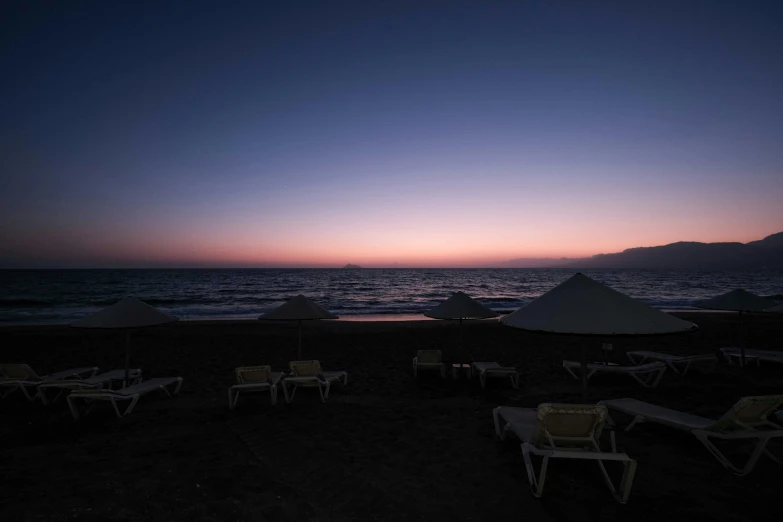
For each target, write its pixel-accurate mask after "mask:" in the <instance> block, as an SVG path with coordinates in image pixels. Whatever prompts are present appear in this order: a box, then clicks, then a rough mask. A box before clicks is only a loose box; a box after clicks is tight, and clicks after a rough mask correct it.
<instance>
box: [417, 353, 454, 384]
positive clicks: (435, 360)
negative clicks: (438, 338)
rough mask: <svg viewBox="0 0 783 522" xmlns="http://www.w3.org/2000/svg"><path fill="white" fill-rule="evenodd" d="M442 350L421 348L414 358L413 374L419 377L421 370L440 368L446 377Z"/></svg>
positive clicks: (442, 375)
mask: <svg viewBox="0 0 783 522" xmlns="http://www.w3.org/2000/svg"><path fill="white" fill-rule="evenodd" d="M441 357H442V352H441V351H440V350H419V351H418V352H416V357H414V358H413V376H414V377H418V375H419V370H420V369H421V370H438V371H440V376H441V378H443V379H445V378H446V365H445V364H443V361H442V360H441Z"/></svg>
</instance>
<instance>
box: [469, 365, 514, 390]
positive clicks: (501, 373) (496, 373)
mask: <svg viewBox="0 0 783 522" xmlns="http://www.w3.org/2000/svg"><path fill="white" fill-rule="evenodd" d="M473 370H474V371H475V372H476V373H478V376H479V381H480V382H481V387H482V388H486V387H487V377H508V378H509V379H510V380H511V386H513V387H514V388H519V372H518V371H517V369H516V368H514V367H513V366H500V364H498V363H496V362H474V363H473Z"/></svg>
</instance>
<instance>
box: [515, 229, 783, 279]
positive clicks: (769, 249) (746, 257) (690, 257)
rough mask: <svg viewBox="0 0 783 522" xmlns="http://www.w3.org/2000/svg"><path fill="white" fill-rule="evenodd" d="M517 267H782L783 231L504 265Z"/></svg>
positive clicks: (754, 268)
mask: <svg viewBox="0 0 783 522" xmlns="http://www.w3.org/2000/svg"><path fill="white" fill-rule="evenodd" d="M503 266H508V267H518V268H558V267H562V268H635V269H705V270H756V269H783V232H778V233H775V234H771V235H769V236H767V237H765V238H763V239H759V240H757V241H750V242H748V243H740V242H736V241H732V242H728V241H727V242H716V243H702V242H699V241H678V242H675V243H669V244H667V245H660V246H649V247H632V248H627V249H625V250H623V251H622V252H615V253H609V254H596V255H594V256H591V257H586V258H560V259H554V258H516V259H511V260H509V261H507V262H505V263H504V264H503Z"/></svg>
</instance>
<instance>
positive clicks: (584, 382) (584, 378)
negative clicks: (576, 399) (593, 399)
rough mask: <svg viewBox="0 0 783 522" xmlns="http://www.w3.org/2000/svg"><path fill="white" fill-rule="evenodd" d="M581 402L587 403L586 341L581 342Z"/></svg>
mask: <svg viewBox="0 0 783 522" xmlns="http://www.w3.org/2000/svg"><path fill="white" fill-rule="evenodd" d="M582 401H583V402H587V340H582Z"/></svg>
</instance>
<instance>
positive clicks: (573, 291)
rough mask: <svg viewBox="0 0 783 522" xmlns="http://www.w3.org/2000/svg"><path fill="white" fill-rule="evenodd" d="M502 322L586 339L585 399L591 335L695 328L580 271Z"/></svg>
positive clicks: (584, 360)
mask: <svg viewBox="0 0 783 522" xmlns="http://www.w3.org/2000/svg"><path fill="white" fill-rule="evenodd" d="M500 322H501V323H502V324H504V325H506V326H510V327H512V328H519V329H521V330H528V331H531V332H545V333H553V334H563V335H574V336H580V337H582V338H583V339H584V340H583V344H582V395H583V397H584V395H585V394H586V391H587V359H586V343H587V339H588V338H590V337H607V336H621V335H624V336H631V335H633V336H636V335H660V334H669V333H676V332H686V331H690V330H695V329H696V328H697V326H696V325H695V324H693V323H691V322H689V321H683V320H682V319H678V318H676V317H674V316H673V315H669V314H667V313H665V312H662V311H660V310H658V309H656V308H653V307H651V306H648V305H646V304H645V303H642V302H641V301H637V300H636V299H633V298H632V297H629V296H627V295H625V294H623V293H620V292H618V291H617V290H613V289H612V288H609V287H608V286H606V285H604V284H602V283H599V282H598V281H595V280H593V279H590V278H589V277H587V276H586V275H584V274H581V273H578V274H575V275H573V276H572V277H570V278H569V279H567V280H566V281H564V282H563V283H560V284H559V285H557V286H556V287H554V288H553V289H552V290H550V291H548V292H546V293H545V294H543V295H541V296H539V297H538V298H536V299H534V300H533V301H531V302H530V303H529V304H528V305H527V306H524V307H522V308H520V309H519V310H517V311H516V312H513V313H511V314H509V315H507V316H505V317H502V318H501V319H500Z"/></svg>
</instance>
